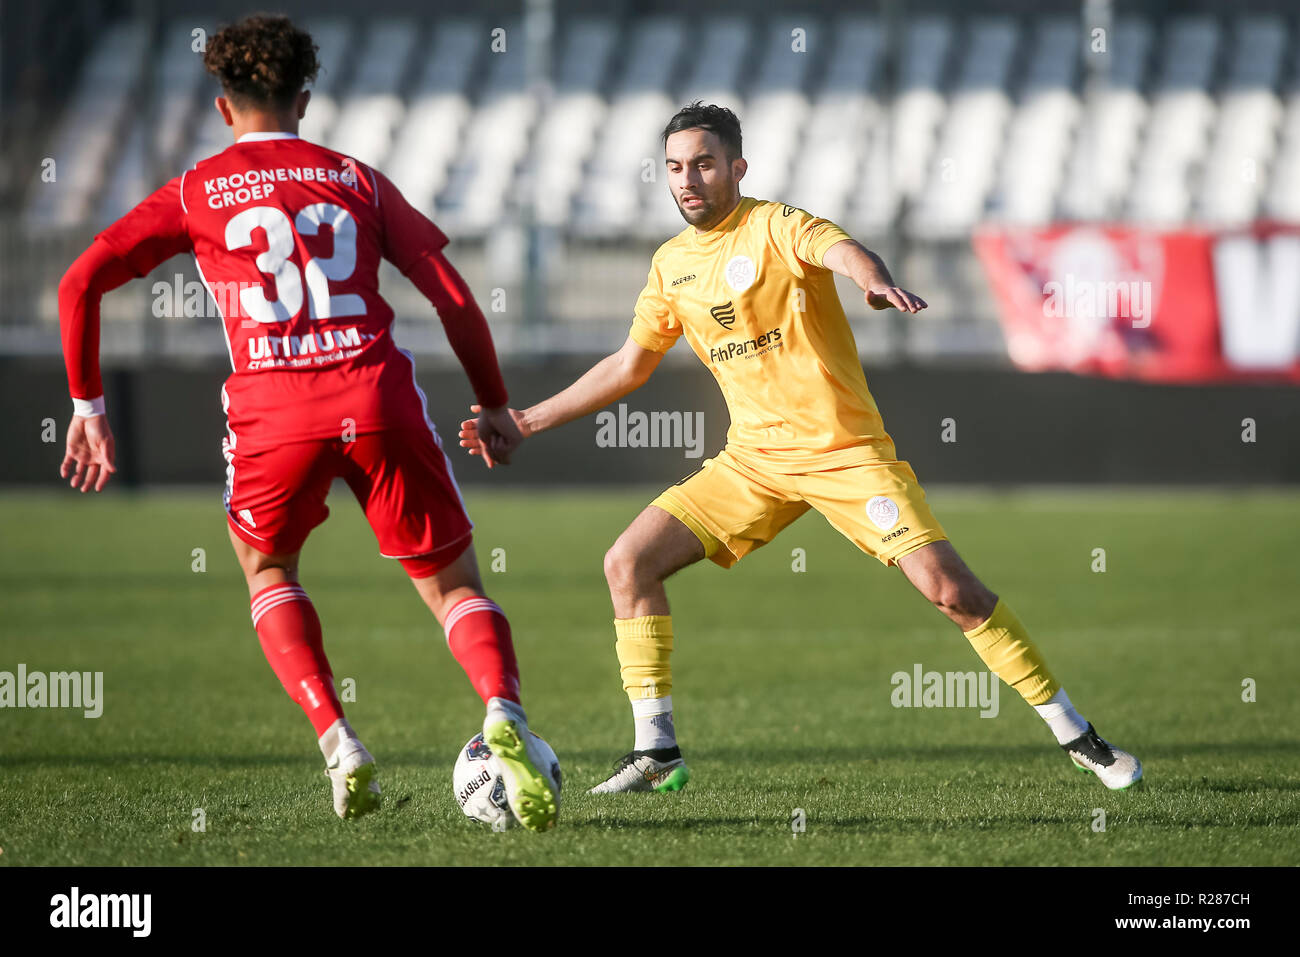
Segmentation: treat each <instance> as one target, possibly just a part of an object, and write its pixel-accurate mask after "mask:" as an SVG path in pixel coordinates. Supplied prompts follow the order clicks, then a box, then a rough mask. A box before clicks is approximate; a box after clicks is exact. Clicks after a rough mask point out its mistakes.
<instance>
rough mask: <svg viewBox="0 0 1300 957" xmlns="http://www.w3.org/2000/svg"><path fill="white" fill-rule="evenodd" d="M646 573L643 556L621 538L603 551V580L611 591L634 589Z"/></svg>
mask: <svg viewBox="0 0 1300 957" xmlns="http://www.w3.org/2000/svg"><path fill="white" fill-rule="evenodd" d="M646 574H647V569H646V564H645V559H644V556H643V555H642V554H641V553H640V552H639V551H638V550H637V549H636V548H634V547H632V546H630V545H628V544H626V543H625V542H624V541H623V540H622V539H621V538H620V539H619V540H618V541H616V542H615V543H614V544H613V545H612V546H611V547H610V549H609V551H607V552H606V553H605V581H606V582H607V583H608V584H609V587H610V590H611V591H634V590H636V588H637V586H638V585H639V584H641V582H642V580H643V579H644V578H645V576H646Z"/></svg>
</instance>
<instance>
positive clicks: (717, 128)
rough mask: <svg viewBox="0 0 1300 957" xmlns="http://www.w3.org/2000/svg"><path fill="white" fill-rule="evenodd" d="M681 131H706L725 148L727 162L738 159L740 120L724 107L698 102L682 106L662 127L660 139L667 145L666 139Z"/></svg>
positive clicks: (739, 154) (739, 153)
mask: <svg viewBox="0 0 1300 957" xmlns="http://www.w3.org/2000/svg"><path fill="white" fill-rule="evenodd" d="M682 130H708V131H709V132H710V133H712V134H714V135H715V136H717V138H718V139H720V140H721V141H722V145H723V146H725V147H726V148H727V160H728V161H730V160H734V159H739V158H740V156H741V155H742V154H741V152H740V118H739V117H738V116H736V114H735V113H733V112H731V110H729V109H727V108H726V107H725V106H718V105H716V104H714V103H708V104H705V103H703V102H701V101H700V100H696V101H695V102H694V103H690V104H688V105H686V106H683V107H682V108H681V109H680V110H678V111H677V113H676V114H675V115H674V116H673V118H672V119H671V120H669V121H668V125H667V126H665V127H664V131H663V135H662V136H661V139H662V140H663V142H664V145H665V146H667V145H668V137H669V136H671V135H672V134H673V133H680V132H681V131H682Z"/></svg>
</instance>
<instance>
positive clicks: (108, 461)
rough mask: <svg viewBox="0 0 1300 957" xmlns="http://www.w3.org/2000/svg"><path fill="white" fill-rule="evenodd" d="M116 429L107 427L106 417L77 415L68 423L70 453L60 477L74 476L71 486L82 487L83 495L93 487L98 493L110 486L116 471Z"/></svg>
mask: <svg viewBox="0 0 1300 957" xmlns="http://www.w3.org/2000/svg"><path fill="white" fill-rule="evenodd" d="M113 455H114V450H113V430H112V429H110V428H109V427H108V416H107V415H96V416H92V417H91V418H89V419H83V418H82V417H81V416H79V415H74V416H73V417H72V421H71V422H70V423H69V424H68V450H67V453H66V454H65V455H64V456H63V464H62V465H60V466H59V475H61V476H63V477H64V478H67V477H68V475H69V473H71V475H72V482H71V485H72V487H73V488H76V487H77V485H78V483H80V485H81V491H82V492H89V491H90V490H91V489H92V488H93V489H94V490H95V491H96V492H98V491H101V490H102V489H103V488H104V486H105V485H107V484H108V479H109V476H111V475H112V474H113V473H114V472H116V471H117V467H116V466H115V465H114V464H113Z"/></svg>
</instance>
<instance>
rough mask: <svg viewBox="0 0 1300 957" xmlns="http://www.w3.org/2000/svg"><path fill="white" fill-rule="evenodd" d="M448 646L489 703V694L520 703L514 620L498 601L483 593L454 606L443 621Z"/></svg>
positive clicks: (480, 695) (484, 699) (471, 682)
mask: <svg viewBox="0 0 1300 957" xmlns="http://www.w3.org/2000/svg"><path fill="white" fill-rule="evenodd" d="M443 628H444V629H445V630H446V632H447V647H448V648H450V649H451V654H452V657H454V658H455V659H456V660H457V661H458V662H460V666H461V667H462V668H464V669H465V674H467V675H469V681H470V684H472V685H473V686H474V690H475V691H477V692H478V696H479V697H480V698H482V699H483V703H484V704H487V702H488V699H489V698H508V699H509V700H511V701H513V702H515V703H516V704H518V703H519V665H518V664H517V663H516V662H515V646H514V643H513V642H512V641H511V640H510V622H508V621H506V613H505V612H503V611H502V610H501V609H500V608H498V607H497V603H496V602H494V601H493V600H492V599H490V598H484V597H483V596H482V595H475V596H473V597H471V598H464V599H461V600H460V601H458V602H456V604H455V605H453V606H452V609H451V611H449V612H448V613H447V619H446V621H444V622H443Z"/></svg>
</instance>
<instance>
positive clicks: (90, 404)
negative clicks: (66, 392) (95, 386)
mask: <svg viewBox="0 0 1300 957" xmlns="http://www.w3.org/2000/svg"><path fill="white" fill-rule="evenodd" d="M72 414H73V415H79V416H81V417H82V418H83V419H93V418H94V417H95V416H97V415H103V414H104V397H103V396H102V395H101V396H99V398H96V399H73V400H72Z"/></svg>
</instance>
